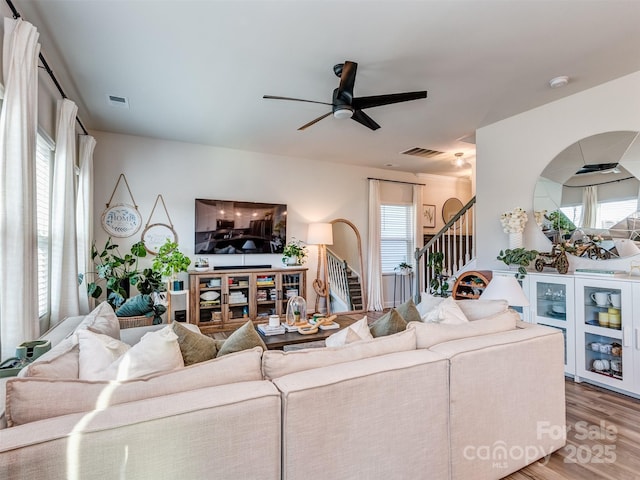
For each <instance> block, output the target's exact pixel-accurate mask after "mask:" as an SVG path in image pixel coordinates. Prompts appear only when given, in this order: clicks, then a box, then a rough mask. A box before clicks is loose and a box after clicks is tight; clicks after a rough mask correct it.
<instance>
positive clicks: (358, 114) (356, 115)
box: [351, 110, 380, 130]
mask: <svg viewBox="0 0 640 480" xmlns="http://www.w3.org/2000/svg"><path fill="white" fill-rule="evenodd" d="M351 119H352V120H355V121H356V122H358V123H360V124H362V125H364V126H365V127H367V128H370V129H371V130H377V129H379V128H380V125H378V124H377V123H376V122H375V120H374V119H373V118H371V117H370V116H369V115H367V114H366V113H364V112H363V111H362V110H355V111H354V112H353V116H352V117H351Z"/></svg>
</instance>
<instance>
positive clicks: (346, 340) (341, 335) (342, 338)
mask: <svg viewBox="0 0 640 480" xmlns="http://www.w3.org/2000/svg"><path fill="white" fill-rule="evenodd" d="M372 339H373V336H372V335H371V332H370V331H369V325H368V322H367V317H366V316H364V317H362V319H360V320H358V321H357V322H355V323H353V324H351V325H349V326H348V327H347V328H343V329H342V330H340V331H339V332H336V333H334V334H333V335H331V336H330V337H328V338H327V339H326V340H325V341H324V342H325V345H326V346H327V347H340V346H342V345H348V344H350V343H354V342H360V341H362V340H372Z"/></svg>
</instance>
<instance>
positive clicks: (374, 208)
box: [367, 179, 382, 311]
mask: <svg viewBox="0 0 640 480" xmlns="http://www.w3.org/2000/svg"><path fill="white" fill-rule="evenodd" d="M368 240H369V248H368V253H367V270H368V274H369V285H368V287H367V289H368V292H367V310H374V311H380V310H382V265H381V264H380V181H379V180H374V179H371V180H369V238H368Z"/></svg>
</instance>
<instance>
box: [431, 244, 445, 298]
mask: <svg viewBox="0 0 640 480" xmlns="http://www.w3.org/2000/svg"><path fill="white" fill-rule="evenodd" d="M427 267H430V268H432V269H433V277H432V278H431V281H430V282H429V293H431V294H432V295H436V296H439V297H446V296H447V295H448V294H447V292H448V291H449V282H447V275H445V272H444V253H442V252H431V253H429V257H428V260H427Z"/></svg>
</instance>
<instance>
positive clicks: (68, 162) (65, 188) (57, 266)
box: [50, 98, 80, 323]
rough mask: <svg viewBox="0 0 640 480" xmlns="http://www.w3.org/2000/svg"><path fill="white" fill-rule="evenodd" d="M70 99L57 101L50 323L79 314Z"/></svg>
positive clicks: (72, 105)
mask: <svg viewBox="0 0 640 480" xmlns="http://www.w3.org/2000/svg"><path fill="white" fill-rule="evenodd" d="M77 111H78V107H77V106H76V104H75V103H73V102H72V101H71V100H69V99H66V98H65V99H63V100H59V101H58V121H57V126H56V152H55V159H54V162H53V185H52V192H51V277H50V278H51V280H50V285H51V322H52V323H57V322H58V321H60V320H62V319H63V318H65V317H69V316H74V315H79V314H80V298H79V297H80V295H79V290H78V249H77V246H76V240H77V239H76V183H75V166H76V131H75V123H76V113H77Z"/></svg>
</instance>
